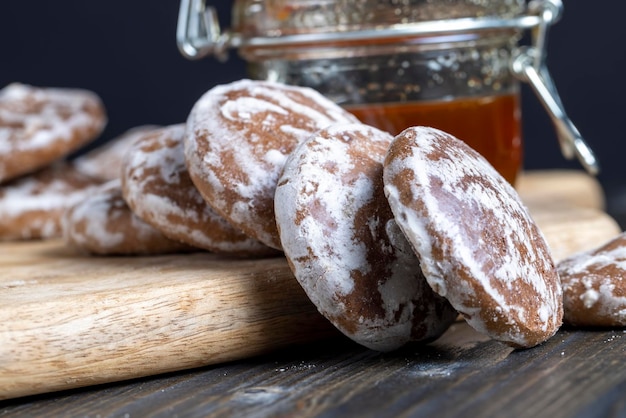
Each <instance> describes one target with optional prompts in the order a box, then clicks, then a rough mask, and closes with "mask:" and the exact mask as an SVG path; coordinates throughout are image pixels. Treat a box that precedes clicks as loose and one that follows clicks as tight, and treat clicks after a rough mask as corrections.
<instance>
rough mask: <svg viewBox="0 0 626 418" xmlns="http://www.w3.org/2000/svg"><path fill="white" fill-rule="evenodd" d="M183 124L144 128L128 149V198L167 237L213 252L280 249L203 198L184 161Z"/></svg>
mask: <svg viewBox="0 0 626 418" xmlns="http://www.w3.org/2000/svg"><path fill="white" fill-rule="evenodd" d="M184 133H185V125H184V124H179V125H171V126H166V127H163V128H160V129H154V130H151V131H149V132H144V133H143V134H142V135H139V136H138V137H137V139H136V140H135V141H134V142H133V144H132V145H131V146H130V148H129V149H128V152H127V153H126V155H125V157H124V159H123V161H122V164H121V166H122V169H121V173H122V174H121V181H122V191H123V194H124V199H125V200H126V202H127V203H128V205H129V206H130V208H131V209H132V211H133V212H134V213H135V214H136V215H137V216H139V217H140V218H141V219H143V220H144V221H145V222H147V223H149V224H150V225H152V226H153V227H154V228H156V229H158V230H159V231H161V232H162V233H163V234H164V235H165V236H167V237H169V238H171V239H174V240H177V241H181V242H184V243H186V244H188V245H190V246H194V247H197V248H202V249H205V250H208V251H211V252H214V253H218V254H225V255H230V256H239V257H243V256H246V257H260V256H268V255H276V254H279V252H278V251H277V250H275V249H272V248H269V247H267V246H266V245H263V244H261V243H260V242H259V241H257V240H255V239H253V238H250V237H249V236H247V235H246V234H244V233H243V232H242V231H240V230H238V229H236V228H235V227H233V226H232V225H230V224H229V223H228V222H226V220H225V219H224V218H222V217H221V216H220V215H218V214H217V213H216V212H215V211H214V210H213V209H211V207H210V206H209V205H208V204H207V203H206V202H205V201H204V199H203V198H202V195H200V193H199V192H198V190H197V189H196V187H195V186H194V184H193V183H192V181H191V178H190V177H189V172H188V171H187V168H186V166H185V158H184V152H183V142H182V141H183V136H184Z"/></svg>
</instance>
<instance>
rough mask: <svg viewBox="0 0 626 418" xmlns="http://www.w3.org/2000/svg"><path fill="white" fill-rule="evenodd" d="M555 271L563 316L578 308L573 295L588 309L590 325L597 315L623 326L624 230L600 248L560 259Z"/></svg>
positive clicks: (625, 318)
mask: <svg viewBox="0 0 626 418" xmlns="http://www.w3.org/2000/svg"><path fill="white" fill-rule="evenodd" d="M558 270H559V275H560V277H561V281H562V284H563V291H564V305H565V309H566V313H565V315H566V318H567V317H569V315H570V310H571V309H579V307H578V305H576V304H574V302H575V301H572V299H575V298H577V299H579V300H580V301H581V302H582V303H583V306H584V308H585V309H587V310H589V312H588V313H586V316H587V319H588V320H589V321H590V324H591V322H592V321H593V316H595V315H598V316H600V318H611V319H612V321H613V322H615V323H619V324H622V325H626V233H622V234H620V235H618V236H617V237H615V238H614V239H612V240H611V241H610V242H608V243H607V244H606V245H604V246H602V247H599V248H596V249H592V250H589V251H585V252H582V253H579V254H575V255H573V256H571V257H569V258H567V259H564V260H562V261H561V262H560V263H559V264H558ZM581 290H582V291H581ZM578 292H579V293H578ZM577 314H578V315H581V313H580V312H578V313H577Z"/></svg>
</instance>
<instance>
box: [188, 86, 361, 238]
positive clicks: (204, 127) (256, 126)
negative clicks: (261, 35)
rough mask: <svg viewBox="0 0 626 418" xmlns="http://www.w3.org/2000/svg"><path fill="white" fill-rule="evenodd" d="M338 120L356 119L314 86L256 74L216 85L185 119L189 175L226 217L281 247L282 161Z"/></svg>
mask: <svg viewBox="0 0 626 418" xmlns="http://www.w3.org/2000/svg"><path fill="white" fill-rule="evenodd" d="M336 122H358V120H357V119H356V117H355V116H353V115H352V114H351V113H349V112H347V111H346V110H344V109H342V108H341V107H339V106H338V105H336V104H335V103H333V102H331V101H330V100H328V99H326V98H325V97H324V96H322V95H321V94H319V93H318V92H316V91H314V90H312V89H310V88H306V87H295V86H287V85H284V84H279V83H273V82H267V81H252V80H240V81H237V82H233V83H230V84H226V85H219V86H216V87H214V88H212V89H211V90H209V91H208V92H207V93H205V94H204V95H203V96H202V97H201V98H200V99H199V100H198V101H197V102H196V103H195V105H194V106H193V109H192V110H191V113H190V115H189V117H188V119H187V134H186V137H185V141H184V144H185V159H186V161H187V168H188V169H189V175H190V176H191V178H192V180H193V182H194V184H195V185H196V187H197V188H198V190H199V191H200V193H201V194H202V195H203V197H204V198H205V200H206V201H207V202H208V203H209V204H210V205H211V206H212V207H213V208H214V209H215V210H216V211H217V212H218V213H219V214H220V215H222V216H223V217H224V218H225V219H226V220H227V221H229V222H230V223H231V224H232V225H234V226H236V227H237V228H239V229H241V230H242V231H244V232H245V233H246V234H248V235H250V236H251V237H253V238H256V239H257V240H259V241H261V242H263V243H265V244H266V245H268V246H270V247H273V248H276V249H280V240H279V238H278V232H277V230H276V222H275V220H274V191H275V189H276V182H277V181H278V177H279V175H280V172H281V170H282V168H283V165H284V163H285V160H286V158H287V156H288V155H289V154H290V153H291V151H292V150H293V149H294V148H295V147H296V145H297V144H298V143H300V142H302V141H303V140H304V139H306V138H307V137H308V136H309V135H311V134H312V133H314V132H315V131H317V130H318V129H321V128H324V127H326V126H328V125H330V124H332V123H336Z"/></svg>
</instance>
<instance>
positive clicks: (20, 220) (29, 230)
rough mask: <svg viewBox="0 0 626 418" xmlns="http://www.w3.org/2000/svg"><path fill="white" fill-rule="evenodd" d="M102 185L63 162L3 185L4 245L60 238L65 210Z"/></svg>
mask: <svg viewBox="0 0 626 418" xmlns="http://www.w3.org/2000/svg"><path fill="white" fill-rule="evenodd" d="M99 184H100V182H99V181H97V180H95V179H93V178H92V177H89V176H87V175H85V174H83V173H81V172H80V171H78V170H77V169H76V168H75V167H74V166H73V165H72V164H70V163H65V162H59V163H55V164H52V165H51V166H49V167H46V168H44V169H41V170H39V171H37V172H36V173H33V174H29V175H25V176H22V177H19V178H17V179H14V180H11V181H9V182H7V183H4V184H2V185H0V241H12V240H25V239H47V238H58V237H60V236H61V235H62V225H61V220H62V217H63V213H64V212H65V210H66V209H67V208H68V207H70V206H72V205H73V204H74V203H76V202H77V201H79V200H81V199H83V198H84V197H85V196H87V195H88V194H89V193H92V192H93V190H95V188H97V187H98V185H99Z"/></svg>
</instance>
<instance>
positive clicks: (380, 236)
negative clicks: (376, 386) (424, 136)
mask: <svg viewBox="0 0 626 418" xmlns="http://www.w3.org/2000/svg"><path fill="white" fill-rule="evenodd" d="M391 139H392V136H391V135H389V134H388V133H385V132H382V131H380V130H378V129H376V128H372V127H369V126H367V125H363V124H337V125H331V126H329V127H328V128H326V129H322V130H320V131H319V132H317V133H316V134H314V135H313V136H312V137H310V138H309V139H307V140H306V141H304V142H303V143H301V144H300V145H299V146H298V147H297V148H296V149H295V150H294V151H293V152H292V154H291V155H290V157H289V158H288V159H287V162H286V164H285V167H284V171H283V174H282V176H281V177H280V179H279V182H278V186H277V188H276V195H275V211H276V223H277V226H278V230H279V232H280V238H281V242H282V244H283V250H284V252H285V255H286V256H287V260H288V262H289V265H290V267H291V269H292V271H293V273H294V275H295V277H296V279H297V280H298V281H299V283H300V284H301V285H302V287H303V288H304V290H305V291H306V293H307V295H308V296H309V298H310V299H311V301H312V302H313V303H314V304H315V305H316V306H317V308H318V310H319V311H320V313H322V314H323V315H324V316H325V317H326V318H328V319H329V320H330V321H331V322H332V323H333V324H334V325H335V326H336V327H337V328H338V329H339V330H340V331H341V332H343V333H344V334H345V335H347V336H348V337H350V338H351V339H353V340H354V341H356V342H358V343H360V344H362V345H364V346H366V347H368V348H371V349H374V350H379V351H389V350H393V349H397V348H399V347H401V346H403V345H405V344H406V343H408V342H410V341H429V340H433V339H435V338H437V337H439V336H440V335H441V334H442V333H443V332H444V331H445V330H446V329H447V328H448V326H449V325H450V324H451V323H452V322H453V321H454V320H455V318H456V317H457V313H456V311H455V310H454V308H452V307H451V306H450V304H449V303H448V302H447V301H446V300H445V299H444V298H442V297H440V296H439V295H437V294H435V293H434V292H433V291H432V289H431V288H430V287H429V286H428V283H427V282H426V280H425V278H424V276H423V274H422V271H421V269H420V265H419V261H418V259H417V257H416V256H415V254H414V253H413V251H412V249H411V247H410V245H409V243H408V241H407V240H406V238H405V237H404V236H403V234H402V231H401V230H400V229H399V228H398V226H397V225H396V222H395V221H394V218H393V214H392V212H391V209H390V208H389V204H388V203H387V200H386V199H385V195H384V192H383V182H382V169H383V165H382V161H383V158H384V157H385V152H386V150H387V148H388V146H389V143H390V142H391Z"/></svg>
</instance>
